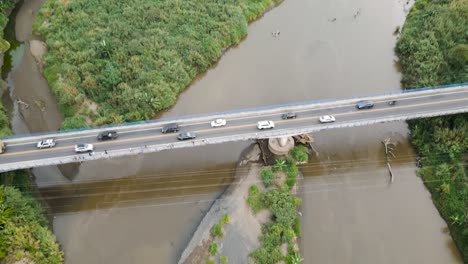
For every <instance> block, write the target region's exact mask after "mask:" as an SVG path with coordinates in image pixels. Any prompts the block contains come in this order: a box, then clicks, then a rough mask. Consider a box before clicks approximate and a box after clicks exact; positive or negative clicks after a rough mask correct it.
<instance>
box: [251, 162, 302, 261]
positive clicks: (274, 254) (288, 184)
mask: <svg viewBox="0 0 468 264" xmlns="http://www.w3.org/2000/svg"><path fill="white" fill-rule="evenodd" d="M293 157H294V155H293ZM297 161H298V160H297V159H296V160H277V161H276V162H275V165H274V166H273V171H274V172H276V173H280V172H283V173H284V174H285V175H286V179H285V180H284V182H282V183H281V184H280V185H279V186H278V187H275V188H273V189H270V190H268V191H265V192H260V190H259V188H258V186H257V185H252V186H250V189H249V196H248V197H247V204H248V205H249V206H250V208H252V210H253V211H254V212H258V211H260V210H263V209H269V210H271V212H272V222H269V223H266V224H263V225H262V234H261V235H260V237H259V239H260V241H261V242H262V246H261V247H260V248H258V249H256V250H255V251H254V252H252V253H251V254H250V256H251V257H252V259H253V260H254V261H255V263H262V264H263V263H265V264H270V263H271V264H274V263H278V262H281V261H285V262H286V263H294V264H296V263H301V262H302V258H301V256H300V254H299V252H298V251H297V250H294V240H295V238H296V237H300V236H301V230H300V221H299V217H298V215H297V209H298V208H299V206H300V204H301V199H300V198H298V197H295V196H293V195H291V193H290V190H291V188H292V187H293V186H294V185H295V184H296V180H297V174H298V173H299V171H298V168H297V166H296V162H297ZM270 174H271V176H270ZM265 175H267V176H265ZM260 176H261V177H262V179H263V182H264V185H265V187H268V186H270V185H271V182H272V179H273V178H274V177H275V176H274V174H273V172H272V171H271V170H270V169H269V168H266V167H264V168H262V169H261V170H260ZM270 179H271V181H270ZM283 244H287V245H288V252H287V254H286V256H283V254H282V253H281V250H280V247H281V246H282V245H283Z"/></svg>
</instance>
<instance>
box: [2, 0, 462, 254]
mask: <svg viewBox="0 0 468 264" xmlns="http://www.w3.org/2000/svg"><path fill="white" fill-rule="evenodd" d="M42 2H43V0H29V1H28V0H25V4H24V5H23V6H22V8H21V9H20V11H19V14H24V15H18V16H17V18H16V25H17V26H16V34H17V38H18V39H19V38H21V41H23V40H25V39H29V38H32V37H33V36H31V35H30V26H29V25H30V22H31V21H32V17H33V16H32V15H33V14H34V13H35V10H37V7H39V6H40V4H41V3H42ZM408 7H409V5H408V4H407V3H406V1H398V0H383V1H370V0H356V1H344V0H331V1H316V0H285V1H284V2H283V3H282V4H281V5H280V6H279V7H277V8H275V9H273V10H272V11H270V12H268V13H267V14H266V15H265V16H264V17H263V18H261V19H260V20H259V21H257V22H255V23H253V24H252V25H251V26H250V27H249V35H248V37H247V38H246V39H245V40H244V41H243V42H242V43H240V44H239V45H238V46H237V47H234V48H232V49H230V50H229V51H228V52H227V53H226V54H225V55H224V56H223V58H222V59H221V60H220V61H219V63H218V64H217V65H216V66H215V67H213V68H212V69H211V70H209V71H208V72H207V73H206V74H204V75H202V76H200V77H199V78H198V79H197V80H196V81H195V82H194V83H193V84H192V85H191V87H190V88H188V89H187V90H186V91H185V92H184V93H183V94H182V95H181V96H180V98H179V101H178V103H177V104H176V105H175V106H174V107H173V108H172V109H170V110H169V111H167V112H166V113H165V114H163V117H168V116H177V115H184V114H194V113H203V112H212V111H222V110H230V109H236V108H243V107H254V106H259V105H269V104H276V103H286V102H294V101H301V100H313V99H322V98H344V97H350V96H357V95H367V94H376V93H382V92H387V91H395V90H398V89H400V85H399V80H400V78H401V76H400V73H399V72H398V70H397V67H396V64H395V60H396V57H395V56H394V53H393V47H394V46H395V41H396V37H395V36H394V35H393V34H392V33H393V31H394V30H395V27H396V26H397V25H402V24H403V21H404V17H405V15H406V13H407V8H408ZM275 30H279V31H280V35H279V37H273V36H272V35H271V32H272V31H275ZM28 32H29V33H28ZM21 36H22V37H21ZM22 45H26V46H25V48H24V50H25V54H26V55H24V56H20V58H22V60H19V61H20V62H19V63H18V64H16V65H13V70H12V72H10V74H9V77H8V83H9V85H10V87H13V89H12V91H16V92H15V93H12V94H13V96H12V97H13V98H15V99H16V98H17V97H15V94H21V93H23V94H24V95H26V94H27V93H25V91H27V90H26V88H23V89H21V88H20V87H31V86H30V85H31V84H27V83H28V81H33V82H34V83H35V82H36V81H40V76H39V77H37V76H36V75H33V74H31V72H34V69H35V68H34V67H31V65H34V63H33V62H32V61H31V60H28V56H27V52H28V50H29V49H28V47H27V45H28V44H22ZM15 69H16V70H15ZM18 69H22V70H18ZM28 69H29V70H28ZM36 71H37V69H36ZM15 76H16V77H15ZM21 82H23V83H25V84H24V85H21ZM42 85H43V84H40V85H39V86H40V87H42ZM34 86H35V85H34ZM19 90H21V91H19ZM36 90H38V91H39V92H36V94H39V95H41V96H47V95H48V93H46V92H44V90H42V89H39V88H37V89H36ZM47 100H50V101H47ZM42 101H44V102H46V103H44V104H38V105H39V106H42V108H41V109H44V108H43V107H44V105H45V106H49V107H50V109H48V110H47V111H49V112H51V111H53V110H51V109H53V107H54V103H53V102H54V101H53V98H49V99H47V98H46V99H42ZM32 102H34V99H32ZM43 112H44V111H43ZM52 116H53V117H52V118H51V119H53V120H54V121H53V122H57V123H60V122H59V121H60V119H59V117H57V116H55V115H52ZM27 123H28V126H26V127H29V130H30V131H44V130H50V129H53V128H54V125H55V126H56V125H57V124H53V123H52V124H50V125H47V126H45V125H42V126H41V125H39V124H36V123H34V122H33V121H27ZM14 124H15V123H14ZM34 124H36V125H34ZM15 131H21V130H15ZM314 137H315V139H316V148H317V150H318V152H319V155H318V157H315V156H314V157H312V160H311V162H309V163H308V164H306V165H304V166H303V167H302V170H303V172H304V175H305V176H306V177H305V178H304V180H303V181H302V182H301V188H300V193H301V195H302V197H303V205H302V208H301V211H302V215H303V217H302V218H303V219H302V220H303V222H302V223H303V225H302V230H303V237H302V239H301V248H302V252H303V255H304V259H305V260H304V263H461V259H460V257H459V256H458V255H457V252H456V250H455V249H454V246H453V241H452V240H451V238H450V236H449V235H448V234H446V233H445V232H444V230H445V228H446V224H445V223H444V222H443V220H442V219H441V218H440V216H439V214H438V213H437V210H436V209H435V208H434V206H433V205H432V201H431V200H430V194H429V193H428V192H427V191H426V190H425V188H424V186H423V184H422V182H421V180H420V179H419V178H418V177H416V174H415V170H416V168H415V166H414V158H415V154H414V153H413V151H412V149H411V146H410V145H409V144H408V139H407V127H406V124H405V123H391V124H381V125H376V126H372V127H365V128H353V129H342V130H334V131H327V132H322V133H317V134H316V135H314ZM384 138H390V139H391V140H393V141H394V142H396V143H397V147H396V149H395V151H394V152H395V155H396V157H395V158H393V159H392V166H394V170H395V172H396V173H395V180H394V182H393V183H392V184H390V183H389V178H388V172H387V171H386V165H385V159H384V156H383V148H382V144H381V142H380V141H381V140H382V139H384ZM248 144H249V143H245V142H241V143H230V144H223V145H218V146H207V147H202V148H197V149H189V150H176V151H173V152H162V153H155V154H150V155H145V156H135V157H130V158H124V159H115V160H108V161H104V162H94V163H93V162H89V163H85V164H83V165H82V166H81V168H80V171H79V173H78V174H77V175H76V176H75V177H74V178H73V179H71V180H70V179H65V178H63V177H61V175H60V173H59V171H58V170H57V169H56V168H55V167H48V168H39V169H35V170H34V173H35V175H36V178H37V183H38V185H39V186H40V190H41V193H42V195H43V197H44V199H45V200H46V201H48V203H49V205H50V207H51V214H52V215H53V217H54V221H53V224H54V232H55V234H56V235H57V237H58V239H59V241H60V243H61V244H62V246H63V249H64V251H65V253H66V261H67V263H132V262H133V263H174V262H175V261H176V259H177V257H178V255H179V254H180V253H181V250H182V249H183V247H184V246H185V244H186V243H187V241H188V239H189V238H190V235H191V234H192V232H194V229H195V228H196V226H197V224H198V222H199V221H200V220H201V218H202V217H203V214H204V212H205V211H206V210H208V208H209V206H210V204H211V202H212V200H213V199H215V198H216V197H217V196H218V195H219V194H220V193H221V192H222V190H223V189H224V187H225V186H226V185H227V184H229V182H230V181H232V175H233V169H234V167H235V162H236V160H237V158H238V157H239V155H240V153H241V151H242V150H243V149H244V148H245V147H246V146H247V145H248Z"/></svg>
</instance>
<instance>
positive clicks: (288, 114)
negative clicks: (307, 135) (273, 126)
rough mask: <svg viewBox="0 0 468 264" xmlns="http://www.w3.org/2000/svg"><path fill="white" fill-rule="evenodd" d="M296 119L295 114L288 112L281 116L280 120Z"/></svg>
mask: <svg viewBox="0 0 468 264" xmlns="http://www.w3.org/2000/svg"><path fill="white" fill-rule="evenodd" d="M296 117H297V114H296V113H292V112H288V113H284V114H282V115H281V118H282V119H294V118H296Z"/></svg>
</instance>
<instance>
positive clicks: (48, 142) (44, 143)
mask: <svg viewBox="0 0 468 264" xmlns="http://www.w3.org/2000/svg"><path fill="white" fill-rule="evenodd" d="M55 144H56V142H55V139H53V138H48V139H43V140H41V141H39V142H37V146H36V147H37V148H38V149H43V148H53V147H55Z"/></svg>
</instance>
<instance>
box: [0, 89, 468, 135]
mask: <svg viewBox="0 0 468 264" xmlns="http://www.w3.org/2000/svg"><path fill="white" fill-rule="evenodd" d="M454 87H460V88H464V87H468V83H460V84H449V85H441V86H435V87H423V88H414V89H405V90H398V91H392V92H388V93H384V94H378V95H365V96H355V97H352V98H350V99H338V100H337V99H335V98H326V99H318V100H311V101H302V102H294V103H285V104H278V105H270V106H260V107H255V108H245V109H236V110H228V111H223V112H215V113H205V114H203V113H202V114H194V115H186V116H181V117H171V118H161V119H152V120H143V121H135V122H128V123H123V124H115V125H106V126H99V127H89V128H79V129H69V130H59V131H55V133H54V134H51V132H40V133H31V134H21V135H12V136H8V137H4V138H1V140H3V141H6V142H8V141H12V140H13V141H16V140H22V139H30V140H32V139H34V138H36V137H37V138H40V137H42V136H45V135H47V136H49V137H62V136H66V135H67V134H70V133H77V132H83V133H82V134H86V133H89V132H98V131H102V130H108V129H125V128H127V127H131V126H154V125H158V124H159V125H161V126H162V125H165V124H168V123H172V122H177V123H181V124H183V123H184V122H187V121H194V120H200V121H201V120H211V119H214V118H218V117H225V118H228V117H230V116H233V115H240V116H246V115H254V114H255V113H258V115H260V114H261V113H263V114H265V113H268V112H269V113H276V112H278V113H280V112H285V111H294V110H300V109H302V108H310V107H311V106H314V105H315V106H317V107H320V106H323V105H324V104H325V105H328V104H329V105H330V106H334V105H337V104H345V103H347V102H348V103H352V102H355V101H356V100H364V99H369V98H373V99H376V98H377V100H378V98H381V99H384V98H386V97H388V96H395V98H397V97H399V96H402V95H407V94H408V93H414V92H422V91H428V92H434V93H436V92H439V91H443V89H447V88H454ZM335 102H336V104H335ZM80 134H81V133H80Z"/></svg>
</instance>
